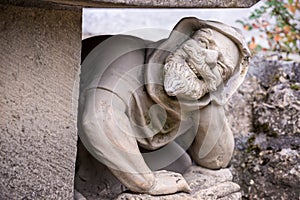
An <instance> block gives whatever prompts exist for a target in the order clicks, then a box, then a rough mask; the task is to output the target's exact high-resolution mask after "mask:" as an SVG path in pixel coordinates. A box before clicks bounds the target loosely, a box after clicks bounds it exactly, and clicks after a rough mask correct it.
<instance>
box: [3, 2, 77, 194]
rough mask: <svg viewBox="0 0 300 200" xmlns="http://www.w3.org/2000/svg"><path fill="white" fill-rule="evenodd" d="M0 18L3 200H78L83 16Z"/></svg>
mask: <svg viewBox="0 0 300 200" xmlns="http://www.w3.org/2000/svg"><path fill="white" fill-rule="evenodd" d="M0 19H1V22H0V35H1V37H0V43H1V45H0V93H1V97H0V131H1V132H0V199H72V198H73V184H74V170H75V159H76V141H77V129H76V118H77V98H78V82H79V70H80V49H81V10H80V9H76V10H68V11H59V10H47V9H41V8H21V7H14V6H3V5H0Z"/></svg>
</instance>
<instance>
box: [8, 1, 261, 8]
mask: <svg viewBox="0 0 300 200" xmlns="http://www.w3.org/2000/svg"><path fill="white" fill-rule="evenodd" d="M258 1H259V0H240V1H239V0H234V1H233V0H224V1H220V0H210V1H203V0H202V1H190V0H166V1H165V0H146V1H145V0H88V1H83V0H43V1H37V0H27V1H24V0H4V1H3V0H2V2H3V3H9V4H14V5H22V6H39V7H40V6H41V3H42V6H45V7H49V6H51V7H52V6H54V7H61V6H63V5H68V6H80V7H81V6H84V7H100V8H101V7H102V8H103V7H114V8H117V7H120V8H126V7H139V8H143V7H144V8H168V7H169V8H248V7H251V6H252V5H254V4H255V3H257V2H258ZM52 3H55V4H52Z"/></svg>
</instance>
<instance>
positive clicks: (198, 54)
mask: <svg viewBox="0 0 300 200" xmlns="http://www.w3.org/2000/svg"><path fill="white" fill-rule="evenodd" d="M103 38H105V39H106V40H104V39H103ZM97 40H98V42H95V41H97ZM100 41H101V43H100ZM83 44H84V45H87V44H89V45H90V46H89V47H88V46H83V48H86V49H83V50H84V51H86V55H87V53H89V54H88V55H87V56H86V57H85V60H84V61H83V63H82V74H81V85H80V101H79V118H78V121H79V122H78V124H79V125H78V128H79V137H80V140H81V142H82V143H83V145H84V147H85V148H86V149H87V150H88V151H89V153H90V154H91V155H92V156H93V157H94V158H96V159H97V160H98V161H99V162H101V163H102V164H104V165H106V166H107V167H108V169H109V170H110V171H111V172H112V173H113V174H114V175H115V177H117V178H118V179H119V180H120V181H121V182H122V183H123V184H124V185H125V186H126V187H127V188H128V189H129V190H131V191H134V192H138V193H148V194H151V195H160V194H171V193H175V192H178V191H186V192H189V190H190V188H189V185H188V184H187V182H186V181H185V179H184V178H183V177H182V175H181V174H180V173H176V172H172V171H168V169H171V168H172V167H170V166H172V163H173V162H177V161H179V160H180V159H185V160H188V159H189V156H190V157H191V158H192V160H193V161H194V162H195V163H196V164H197V165H199V166H202V167H206V168H209V169H219V168H224V167H226V166H227V165H228V163H229V161H230V159H231V156H232V153H233V148H234V139H233V135H232V132H231V130H230V127H229V124H228V123H227V121H226V117H225V114H224V108H223V106H224V104H225V103H226V102H227V100H228V99H229V98H230V96H231V95H232V94H233V93H234V92H235V91H236V89H237V88H238V87H239V85H240V84H241V83H242V81H243V79H244V77H245V75H246V72H247V67H248V58H249V55H250V54H249V50H248V48H247V46H246V44H245V43H244V40H243V37H242V36H241V34H240V33H239V31H237V30H236V29H235V28H232V27H230V26H227V25H225V24H222V23H218V22H213V21H203V20H199V19H196V18H184V19H182V20H181V21H180V22H179V23H178V24H177V25H176V26H175V28H174V30H173V31H172V33H171V34H170V37H169V38H168V39H166V40H162V41H158V42H149V41H144V40H142V39H140V38H136V37H132V36H125V35H118V36H112V37H108V36H106V37H102V38H101V37H100V38H99V37H98V38H96V39H95V38H94V39H88V40H86V41H85V43H83ZM91 44H92V47H91ZM87 47H88V48H87ZM94 47H95V48H94ZM92 49H93V50H92ZM91 50H92V51H91ZM141 152H142V153H141ZM186 152H188V154H186ZM188 155H189V156H188ZM161 169H167V170H161Z"/></svg>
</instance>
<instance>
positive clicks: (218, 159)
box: [196, 155, 231, 169]
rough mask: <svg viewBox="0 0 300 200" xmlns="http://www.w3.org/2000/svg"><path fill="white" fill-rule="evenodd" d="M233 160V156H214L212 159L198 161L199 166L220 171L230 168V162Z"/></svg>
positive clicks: (206, 158)
mask: <svg viewBox="0 0 300 200" xmlns="http://www.w3.org/2000/svg"><path fill="white" fill-rule="evenodd" d="M230 160H231V155H230V156H229V155H226V156H224V155H218V156H212V157H209V156H207V157H205V158H203V159H199V160H197V161H196V162H197V164H198V165H200V166H202V167H206V168H208V169H220V168H225V167H227V166H228V164H229V162H230Z"/></svg>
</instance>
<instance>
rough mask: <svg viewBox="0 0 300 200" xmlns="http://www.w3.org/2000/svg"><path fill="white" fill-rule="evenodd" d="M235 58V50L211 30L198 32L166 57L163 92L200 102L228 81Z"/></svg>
mask: <svg viewBox="0 0 300 200" xmlns="http://www.w3.org/2000/svg"><path fill="white" fill-rule="evenodd" d="M231 54H234V56H235V57H234V56H232V55H231ZM238 55H239V53H238V48H237V46H236V45H235V44H234V43H233V42H232V41H231V40H230V39H229V38H227V37H225V36H224V35H222V34H220V33H219V32H217V31H214V30H211V29H201V30H198V31H197V32H195V34H194V35H193V37H192V38H191V39H189V40H187V41H185V42H184V43H183V44H182V45H181V46H180V47H179V48H178V49H177V50H176V51H175V52H174V53H172V54H170V55H169V56H168V57H167V59H166V62H165V65H164V88H165V91H166V92H167V94H168V95H169V96H177V97H179V98H184V99H188V100H197V99H200V98H201V97H203V96H204V95H205V94H206V93H208V92H210V91H214V90H216V89H217V87H218V86H219V85H220V84H221V83H222V82H223V81H226V80H227V79H229V77H230V76H231V75H232V73H233V71H234V68H235V66H236V65H237V64H238V61H239V58H238V57H239V56H238Z"/></svg>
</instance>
